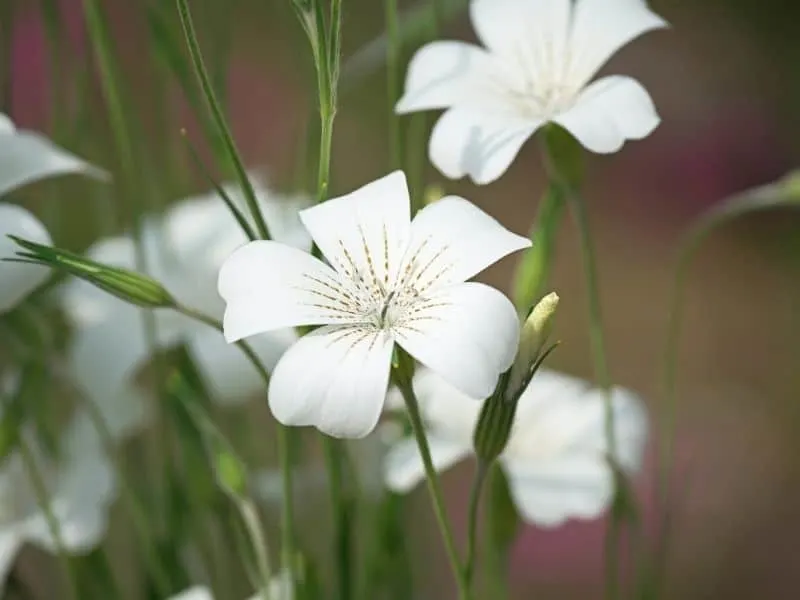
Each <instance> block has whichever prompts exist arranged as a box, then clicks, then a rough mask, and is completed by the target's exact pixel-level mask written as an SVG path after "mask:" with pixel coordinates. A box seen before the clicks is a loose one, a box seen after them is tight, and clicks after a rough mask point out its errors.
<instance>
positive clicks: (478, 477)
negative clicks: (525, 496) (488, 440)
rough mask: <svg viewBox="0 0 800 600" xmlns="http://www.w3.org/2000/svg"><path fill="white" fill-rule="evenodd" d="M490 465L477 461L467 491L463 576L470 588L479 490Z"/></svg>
mask: <svg viewBox="0 0 800 600" xmlns="http://www.w3.org/2000/svg"><path fill="white" fill-rule="evenodd" d="M489 466H490V465H487V464H486V463H485V462H483V461H479V462H478V467H477V469H476V470H475V478H474V479H473V480H472V489H471V490H470V493H469V509H468V513H467V557H466V559H465V560H464V578H465V579H466V580H467V585H469V586H470V589H471V588H472V585H473V577H474V574H475V549H476V547H477V543H476V542H477V534H478V507H479V505H480V501H481V492H482V491H483V484H484V482H485V481H486V475H487V473H488V472H489V468H488V467H489Z"/></svg>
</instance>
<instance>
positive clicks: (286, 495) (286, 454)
mask: <svg viewBox="0 0 800 600" xmlns="http://www.w3.org/2000/svg"><path fill="white" fill-rule="evenodd" d="M174 310H176V311H177V312H179V313H181V314H182V315H185V316H187V317H189V318H191V319H194V320H195V321H198V322H200V323H203V324H205V325H207V326H209V327H212V328H213V329H216V330H217V331H219V332H220V333H222V332H223V327H222V323H221V322H220V321H219V320H218V319H215V318H213V317H211V316H209V315H206V314H204V313H202V312H200V311H198V310H196V309H194V308H190V307H188V306H183V305H178V306H175V307H174ZM236 345H237V346H238V347H239V349H240V350H241V351H242V352H243V353H244V355H245V356H246V357H247V359H248V360H249V361H250V363H251V364H252V365H253V367H254V368H255V369H256V371H258V374H259V375H260V377H261V379H262V380H263V381H264V386H265V387H269V373H268V372H267V369H266V368H265V367H264V365H263V364H262V363H261V360H260V359H259V358H258V355H257V354H256V353H255V351H254V350H253V348H252V347H251V346H250V345H249V344H248V343H247V342H245V341H243V340H240V341H238V342H236ZM277 428H278V435H277V438H278V439H277V445H278V461H279V463H280V469H281V479H282V487H283V490H282V491H283V512H282V519H281V528H282V533H283V535H282V536H281V557H282V565H283V568H284V569H285V570H286V571H287V572H288V573H289V574H290V576H291V577H290V579H291V581H292V588H293V589H294V587H295V585H296V582H297V578H296V573H295V568H294V564H295V531H294V500H293V489H292V475H291V469H292V463H291V440H290V436H289V431H288V428H287V427H285V426H283V425H281V424H280V423H279V424H278V425H277Z"/></svg>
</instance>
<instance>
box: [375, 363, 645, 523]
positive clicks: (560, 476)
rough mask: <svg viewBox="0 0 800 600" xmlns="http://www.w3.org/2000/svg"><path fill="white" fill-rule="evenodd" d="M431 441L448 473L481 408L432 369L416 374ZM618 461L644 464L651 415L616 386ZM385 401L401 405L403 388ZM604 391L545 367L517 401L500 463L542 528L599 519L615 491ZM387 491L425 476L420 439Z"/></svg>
mask: <svg viewBox="0 0 800 600" xmlns="http://www.w3.org/2000/svg"><path fill="white" fill-rule="evenodd" d="M414 390H415V391H416V393H417V396H418V399H419V402H420V408H421V410H422V415H423V418H424V420H425V422H426V428H427V434H428V441H429V444H430V448H431V454H432V458H433V462H434V464H435V465H436V468H437V470H444V469H447V468H449V467H451V466H453V465H454V464H456V463H457V462H459V461H461V460H462V459H464V458H465V457H467V456H469V455H470V454H471V453H472V451H473V450H472V434H473V431H474V429H475V425H476V423H477V420H478V415H479V413H480V410H481V403H479V402H469V400H468V399H467V398H465V397H464V395H463V394H462V393H461V392H460V391H458V390H457V389H455V388H453V387H452V386H451V385H449V384H448V383H447V382H445V381H443V380H442V379H441V378H440V377H438V376H437V375H436V374H435V373H432V372H431V371H430V370H427V369H423V370H420V371H419V372H418V373H417V374H416V375H415V377H414ZM612 403H613V409H614V417H615V427H616V435H617V458H618V459H619V463H620V465H621V467H622V468H623V469H624V470H625V471H627V472H634V471H637V470H638V469H639V467H640V465H641V461H642V455H643V452H644V444H645V441H646V437H647V417H646V415H645V412H644V409H643V406H642V403H641V400H639V398H638V397H637V396H635V395H634V394H633V393H632V392H630V391H628V390H625V389H622V388H615V389H614V391H613V397H612ZM387 404H388V406H389V407H391V408H400V407H401V406H402V398H400V395H399V392H398V391H397V390H392V391H391V392H390V397H389V399H388V400H387ZM606 449H607V444H606V437H605V428H604V399H603V393H602V391H600V390H598V389H590V388H589V387H588V386H587V384H586V383H585V382H584V381H581V380H580V379H575V378H573V377H569V376H567V375H562V374H560V373H556V372H553V371H548V370H546V369H541V370H539V371H538V372H537V374H536V375H535V376H534V378H533V380H532V381H531V383H530V385H529V386H528V388H527V389H526V390H525V392H524V393H523V394H522V396H521V397H520V399H519V405H518V409H517V414H516V418H515V421H514V425H513V428H512V430H511V437H510V439H509V443H508V446H507V447H506V449H505V451H504V452H503V453H502V454H501V455H500V458H499V462H500V465H501V466H502V468H503V469H504V470H505V473H506V476H507V477H508V481H509V486H510V489H511V495H512V497H513V499H514V502H515V504H516V506H517V509H518V510H519V512H520V514H521V515H522V517H523V518H524V519H525V520H526V521H528V522H529V523H535V524H537V525H540V526H544V527H552V526H556V525H560V524H561V523H563V522H564V521H566V520H567V519H570V518H581V519H592V518H595V517H598V516H599V515H600V514H601V513H602V511H603V510H605V508H606V507H607V506H608V505H609V503H610V502H611V500H612V497H613V492H614V475H613V473H612V471H611V467H610V466H609V464H608V462H607V460H606ZM384 474H385V478H386V485H387V486H388V487H389V489H391V490H393V491H396V492H399V493H405V492H409V491H411V490H412V489H413V488H414V487H415V486H416V485H417V484H418V483H419V482H420V481H422V480H423V479H424V478H425V469H424V466H423V463H422V458H421V457H420V455H419V451H418V449H417V445H416V442H415V441H414V440H413V439H412V438H405V439H403V440H402V441H400V442H399V443H397V444H396V445H395V447H394V448H393V449H392V450H391V451H390V453H389V456H388V458H387V460H386V464H385V470H384Z"/></svg>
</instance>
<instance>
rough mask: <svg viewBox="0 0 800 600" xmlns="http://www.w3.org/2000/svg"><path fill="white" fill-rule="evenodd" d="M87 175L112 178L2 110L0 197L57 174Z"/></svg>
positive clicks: (0, 128)
mask: <svg viewBox="0 0 800 600" xmlns="http://www.w3.org/2000/svg"><path fill="white" fill-rule="evenodd" d="M72 173H75V174H83V175H88V176H90V177H95V178H97V179H108V173H106V172H105V171H103V170H102V169H98V168H97V167H94V166H92V165H90V164H89V163H87V162H85V161H83V160H81V159H80V158H78V157H77V156H75V155H73V154H70V153H69V152H67V151H66V150H63V149H61V148H59V147H58V146H56V145H55V144H53V142H51V141H50V140H48V139H47V138H45V137H44V136H42V135H41V134H38V133H35V132H33V131H20V130H18V129H17V128H16V127H14V124H13V123H12V122H11V120H10V119H9V118H8V117H7V116H6V115H4V114H2V113H0V196H4V195H5V194H8V193H9V192H11V191H13V190H15V189H17V188H19V187H22V186H24V185H27V184H29V183H33V182H34V181H39V180H41V179H47V178H49V177H55V176H56V175H69V174H72Z"/></svg>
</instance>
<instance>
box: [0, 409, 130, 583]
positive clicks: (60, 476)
mask: <svg viewBox="0 0 800 600" xmlns="http://www.w3.org/2000/svg"><path fill="white" fill-rule="evenodd" d="M22 434H23V435H25V436H26V439H27V440H28V443H29V445H30V446H31V447H32V448H33V449H34V452H35V459H36V461H37V464H38V466H39V469H40V470H41V471H42V474H43V477H44V479H45V484H46V486H47V488H48V493H49V497H50V505H51V507H52V510H53V513H54V514H55V517H56V519H57V521H58V525H59V530H60V535H61V538H62V539H63V542H64V545H65V547H66V549H67V550H68V551H70V552H74V553H76V554H80V553H84V552H88V551H90V550H91V549H92V548H94V547H95V546H97V545H98V544H99V543H100V542H101V541H102V539H103V537H104V536H105V532H106V528H107V519H108V511H109V508H110V505H111V503H112V502H113V501H114V499H115V498H116V478H115V475H114V470H113V468H112V465H111V464H110V462H109V461H108V459H107V457H106V456H105V453H104V451H103V448H102V445H101V442H100V439H99V436H98V435H97V433H96V431H95V429H94V427H93V426H92V423H91V421H90V419H89V417H88V415H86V414H85V413H83V412H78V413H76V414H75V415H74V416H73V417H72V420H71V422H70V423H69V425H68V426H67V428H66V430H65V432H64V433H63V434H62V438H61V441H60V455H59V456H58V457H50V456H48V454H47V452H46V451H45V450H43V449H41V447H40V445H39V444H37V441H36V439H35V437H34V436H33V435H31V434H32V431H31V430H25V431H23V432H22ZM40 450H41V451H40ZM26 543H32V544H35V545H37V546H39V547H41V548H43V549H45V550H47V551H49V552H52V553H56V552H57V551H58V550H57V544H56V543H55V540H54V539H53V536H52V533H51V530H50V528H49V526H48V523H47V519H46V517H45V514H44V511H43V510H42V509H41V508H40V507H39V505H38V502H37V500H36V495H35V493H34V487H33V484H32V482H31V479H30V475H29V473H28V471H27V469H26V468H25V462H24V461H23V459H22V457H21V455H20V454H19V453H18V451H12V453H11V454H10V455H8V456H7V457H5V459H4V460H3V462H2V465H1V466H0V582H4V581H5V579H6V577H7V575H8V573H9V571H10V569H11V567H12V566H13V564H14V560H15V559H16V556H17V553H18V552H19V550H20V549H21V548H22V546H23V545H25V544H26Z"/></svg>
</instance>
